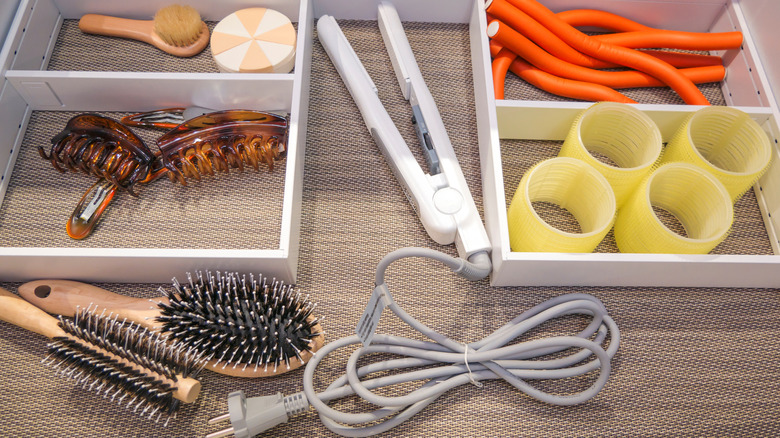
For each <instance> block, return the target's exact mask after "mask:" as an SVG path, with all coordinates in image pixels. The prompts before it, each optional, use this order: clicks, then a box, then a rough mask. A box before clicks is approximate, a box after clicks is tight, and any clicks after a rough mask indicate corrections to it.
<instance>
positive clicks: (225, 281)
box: [19, 272, 324, 377]
mask: <svg viewBox="0 0 780 438" xmlns="http://www.w3.org/2000/svg"><path fill="white" fill-rule="evenodd" d="M187 277H188V281H187V282H185V283H179V282H178V281H177V280H176V279H175V278H174V279H173V287H172V288H169V289H166V288H162V287H161V288H160V289H159V292H160V293H161V294H162V295H163V296H162V297H159V298H152V299H145V298H132V297H127V296H124V295H119V294H115V293H113V292H109V291H106V290H104V289H101V288H99V287H96V286H92V285H89V284H85V283H79V282H75V281H67V280H37V281H32V282H29V283H25V284H23V285H21V286H20V287H19V295H21V296H22V297H23V298H24V299H25V300H27V301H29V302H31V303H33V304H35V305H36V306H38V307H39V308H41V309H43V310H45V311H47V312H49V313H54V314H59V315H66V316H67V315H71V314H73V312H74V311H75V310H76V309H77V308H78V307H90V306H94V307H97V308H103V309H107V311H110V312H113V313H115V314H118V315H119V316H120V317H122V318H127V319H129V320H131V321H135V322H136V323H138V324H141V325H144V326H145V327H148V328H150V329H153V330H155V331H159V332H160V333H162V334H164V335H165V336H166V338H167V339H169V340H171V341H175V342H179V343H182V344H184V345H186V346H188V347H191V348H193V349H195V350H196V351H198V352H201V353H202V354H203V355H204V356H205V357H206V358H207V359H208V364H207V366H206V369H209V370H212V371H214V372H217V373H220V374H227V375H230V376H236V377H264V376H269V375H275V374H281V373H284V372H287V371H290V370H293V369H295V368H298V367H300V366H301V365H303V364H305V363H306V362H308V360H309V359H310V358H311V357H312V354H313V353H314V352H315V351H317V350H318V349H319V348H320V347H321V346H322V344H323V342H324V335H323V333H322V328H321V326H320V324H319V321H318V320H317V318H315V317H314V315H313V310H314V306H315V305H314V304H313V303H312V302H310V301H309V299H308V297H307V296H305V295H303V294H301V293H299V292H296V291H295V290H294V288H293V287H292V285H289V284H285V283H283V282H280V281H276V280H272V281H268V279H267V278H265V277H263V276H258V277H255V276H254V275H249V276H246V275H241V274H237V273H222V274H220V273H219V272H217V273H216V274H212V273H210V272H206V273H201V272H196V274H195V275H194V276H192V275H190V274H187Z"/></svg>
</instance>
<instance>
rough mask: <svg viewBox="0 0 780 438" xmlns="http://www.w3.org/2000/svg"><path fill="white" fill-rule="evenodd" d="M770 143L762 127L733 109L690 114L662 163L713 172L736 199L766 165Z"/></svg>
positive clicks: (665, 153) (726, 108) (668, 147)
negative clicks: (672, 163)
mask: <svg viewBox="0 0 780 438" xmlns="http://www.w3.org/2000/svg"><path fill="white" fill-rule="evenodd" d="M771 160H772V146H771V144H770V143H769V137H768V136H767V134H766V132H764V130H763V129H761V126H759V125H758V123H756V121H755V120H753V119H751V118H750V116H748V115H747V114H745V113H744V112H743V111H741V110H738V109H736V108H731V107H724V106H713V107H707V108H701V109H699V110H698V111H696V112H694V113H693V114H691V115H690V116H689V117H688V119H687V120H686V121H685V123H683V125H682V126H681V127H680V128H679V129H678V130H677V133H675V135H674V136H673V137H672V139H671V140H670V141H669V144H668V145H667V146H666V151H665V152H664V156H663V157H662V158H661V162H662V163H670V162H674V161H684V162H687V163H691V164H695V165H696V166H699V167H701V168H702V169H705V170H707V171H708V172H710V173H711V174H713V175H715V177H716V178H718V180H720V182H722V183H723V185H724V186H726V190H728V192H729V195H730V196H731V199H732V200H733V201H734V202H736V201H737V200H738V199H739V198H740V197H742V195H743V194H744V193H745V192H746V191H747V190H748V189H749V188H750V187H751V186H752V185H753V184H755V183H756V181H758V179H759V178H760V177H761V175H763V174H764V172H765V171H766V170H767V169H768V168H769V163H770V161H771Z"/></svg>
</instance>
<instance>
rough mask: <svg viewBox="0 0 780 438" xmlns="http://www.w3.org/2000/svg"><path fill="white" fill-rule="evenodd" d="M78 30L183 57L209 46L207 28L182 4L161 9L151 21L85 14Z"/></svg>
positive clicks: (192, 9) (192, 11) (195, 13)
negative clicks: (134, 41)
mask: <svg viewBox="0 0 780 438" xmlns="http://www.w3.org/2000/svg"><path fill="white" fill-rule="evenodd" d="M79 29H81V31H82V32H84V33H89V34H96V35H105V36H111V37H121V38H130V39H134V40H137V41H142V42H145V43H147V44H151V45H152V46H154V47H157V48H158V49H160V50H162V51H164V52H166V53H169V54H171V55H174V56H179V57H184V58H188V57H191V56H195V55H197V54H198V53H200V52H202V51H203V49H205V48H206V46H208V44H209V27H208V25H206V23H205V22H203V21H202V20H201V18H200V13H198V11H197V10H195V8H193V7H191V6H184V5H170V6H166V7H163V8H161V9H160V10H158V11H157V13H156V14H155V15H154V19H153V20H131V19H127V18H119V17H111V16H108V15H99V14H86V15H84V16H83V17H81V19H80V20H79Z"/></svg>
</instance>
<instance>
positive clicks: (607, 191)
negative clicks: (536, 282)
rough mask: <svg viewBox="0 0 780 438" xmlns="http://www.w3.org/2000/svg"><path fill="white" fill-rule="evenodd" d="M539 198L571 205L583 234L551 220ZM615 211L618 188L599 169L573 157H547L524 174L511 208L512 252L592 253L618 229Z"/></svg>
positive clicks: (510, 235) (510, 231) (567, 207)
mask: <svg viewBox="0 0 780 438" xmlns="http://www.w3.org/2000/svg"><path fill="white" fill-rule="evenodd" d="M534 202H548V203H551V204H554V205H557V206H560V207H561V208H565V209H566V210H568V211H569V212H570V213H571V214H572V215H573V216H574V218H575V219H576V220H577V222H578V223H579V226H580V232H579V233H577V232H567V231H562V230H559V229H558V228H555V227H554V226H552V225H550V224H548V223H547V222H545V221H544V219H542V218H541V217H540V216H539V214H538V213H537V212H536V210H535V208H534V205H533V203H534ZM615 210H616V207H615V195H614V194H613V193H612V188H611V187H610V185H609V182H607V180H606V179H605V178H604V176H602V175H601V174H600V173H599V172H598V171H596V169H594V168H593V167H591V166H589V165H588V164H586V163H585V162H583V161H581V160H577V159H574V158H568V157H557V158H551V159H549V160H545V161H542V162H540V163H538V164H536V165H535V166H534V167H532V168H531V169H530V170H528V171H527V172H526V173H525V175H523V178H522V179H521V180H520V185H519V186H518V187H517V190H516V191H515V195H514V197H513V198H512V202H511V203H510V205H509V209H508V210H507V220H508V222H509V242H510V245H511V248H512V251H530V252H592V251H593V250H594V249H595V248H596V247H597V246H598V244H599V242H601V241H602V240H603V239H604V236H605V235H606V234H607V232H609V230H610V229H611V228H612V223H613V221H614V220H615Z"/></svg>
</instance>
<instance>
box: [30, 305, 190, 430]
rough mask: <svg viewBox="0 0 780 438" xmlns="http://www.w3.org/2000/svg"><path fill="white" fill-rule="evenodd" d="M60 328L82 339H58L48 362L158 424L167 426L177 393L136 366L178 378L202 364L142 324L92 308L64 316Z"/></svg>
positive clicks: (46, 361) (175, 404)
mask: <svg viewBox="0 0 780 438" xmlns="http://www.w3.org/2000/svg"><path fill="white" fill-rule="evenodd" d="M60 327H61V328H62V329H63V330H64V331H65V332H66V333H68V334H70V335H72V336H74V337H76V338H78V339H80V340H81V341H74V340H72V339H70V338H67V337H60V338H54V342H52V343H51V344H49V356H47V358H46V359H44V363H45V364H47V365H49V366H52V367H54V368H55V369H57V370H58V371H59V374H60V375H62V376H64V377H66V378H70V379H74V380H76V382H77V383H79V384H81V385H82V386H83V387H85V388H89V389H91V390H93V391H95V392H97V393H98V394H101V395H103V396H104V397H106V398H110V399H111V400H112V401H117V402H118V403H119V404H120V405H121V404H122V403H123V402H125V401H126V402H127V404H126V405H125V406H126V407H127V408H128V409H132V410H133V412H137V413H140V414H141V415H143V416H147V417H148V418H150V419H153V420H155V421H157V422H159V421H160V419H161V418H165V424H167V422H168V420H169V419H170V418H171V417H174V416H175V414H176V411H177V410H178V408H179V405H180V402H179V400H176V399H175V398H174V397H173V393H174V391H175V388H173V387H172V386H170V385H169V384H167V383H165V382H164V381H163V380H162V379H157V378H155V377H153V376H150V375H149V374H148V373H144V372H141V371H140V370H139V369H138V367H141V368H143V369H145V370H147V371H148V372H150V373H155V374H158V375H161V376H165V377H166V378H168V379H170V380H172V381H176V380H177V377H176V375H177V374H178V375H182V376H184V377H193V378H194V377H195V375H197V373H198V372H199V371H200V370H201V369H202V366H203V364H204V360H203V359H201V358H200V357H199V356H198V355H197V354H196V353H194V352H193V351H192V350H191V349H190V350H188V351H185V350H184V347H182V346H177V345H171V344H168V343H166V341H165V339H164V338H163V337H162V336H160V335H159V334H156V333H152V332H149V331H148V330H146V329H144V328H142V327H140V326H138V325H135V324H132V323H126V322H125V321H118V320H117V318H116V317H113V318H107V317H103V316H100V315H95V314H93V313H92V312H90V311H89V310H83V311H81V312H79V313H78V314H77V315H76V317H75V319H74V320H66V319H63V318H62V317H60ZM107 353H108V354H107ZM111 355H114V356H118V357H120V358H122V359H124V360H125V361H127V362H128V363H122V362H120V361H118V360H117V359H116V358H114V357H112V356H111ZM131 364H134V365H131Z"/></svg>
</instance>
